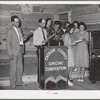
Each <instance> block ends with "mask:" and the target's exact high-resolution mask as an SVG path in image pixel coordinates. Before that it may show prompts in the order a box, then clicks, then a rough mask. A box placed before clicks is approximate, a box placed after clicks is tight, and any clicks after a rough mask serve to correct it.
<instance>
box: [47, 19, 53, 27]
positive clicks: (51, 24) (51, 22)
mask: <svg viewBox="0 0 100 100" xmlns="http://www.w3.org/2000/svg"><path fill="white" fill-rule="evenodd" d="M49 20H51V26H52V19H51V18H47V19H46V25H47V22H48V21H49Z"/></svg>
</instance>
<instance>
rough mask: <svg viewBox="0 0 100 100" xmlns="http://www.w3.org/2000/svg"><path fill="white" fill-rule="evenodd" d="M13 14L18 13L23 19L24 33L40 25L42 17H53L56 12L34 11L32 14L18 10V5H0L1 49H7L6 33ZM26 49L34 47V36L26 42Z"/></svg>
mask: <svg viewBox="0 0 100 100" xmlns="http://www.w3.org/2000/svg"><path fill="white" fill-rule="evenodd" d="M12 15H17V16H19V18H20V19H21V22H22V29H23V33H24V34H26V33H27V32H29V31H31V30H33V31H34V29H35V28H36V27H38V20H39V19H40V18H45V19H46V18H52V19H54V14H53V13H50V12H32V13H31V14H25V13H23V12H22V11H21V10H18V5H0V44H1V45H0V49H6V46H5V42H6V34H7V30H8V28H9V27H10V25H11V22H10V18H11V16H12ZM25 45H26V50H29V49H34V46H33V43H32V37H31V38H30V39H29V41H28V42H26V43H25Z"/></svg>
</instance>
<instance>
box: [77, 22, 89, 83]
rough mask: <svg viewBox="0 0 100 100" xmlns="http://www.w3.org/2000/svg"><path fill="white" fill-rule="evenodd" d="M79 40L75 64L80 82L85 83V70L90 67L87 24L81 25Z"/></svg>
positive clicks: (81, 23)
mask: <svg viewBox="0 0 100 100" xmlns="http://www.w3.org/2000/svg"><path fill="white" fill-rule="evenodd" d="M79 29H80V30H79V34H78V38H79V39H81V41H80V42H78V43H77V44H76V51H75V58H76V59H75V64H76V67H78V78H79V79H78V81H81V82H83V81H84V74H85V68H88V67H89V54H88V32H87V31H86V29H87V27H86V25H85V23H83V22H80V23H79Z"/></svg>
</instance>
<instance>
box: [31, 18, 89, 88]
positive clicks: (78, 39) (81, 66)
mask: <svg viewBox="0 0 100 100" xmlns="http://www.w3.org/2000/svg"><path fill="white" fill-rule="evenodd" d="M52 23H53V25H52ZM44 34H45V35H44ZM44 36H45V38H44ZM88 38H89V37H88V32H87V26H86V24H85V23H84V22H80V23H79V22H78V21H74V22H73V23H70V22H66V23H65V28H64V29H63V28H62V24H61V22H60V21H54V22H53V21H52V20H51V19H50V18H47V19H46V20H45V19H40V20H39V27H38V28H37V29H36V30H35V31H34V34H33V44H34V45H35V46H36V47H37V56H39V55H38V51H39V50H38V49H39V47H41V46H45V45H47V46H66V47H68V71H69V77H68V84H69V85H70V86H73V80H72V72H73V71H75V70H77V71H78V81H79V82H83V81H84V75H85V68H88V67H89V54H88V41H89V40H88ZM47 40H48V41H47Z"/></svg>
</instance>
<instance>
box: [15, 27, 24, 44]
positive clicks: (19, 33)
mask: <svg viewBox="0 0 100 100" xmlns="http://www.w3.org/2000/svg"><path fill="white" fill-rule="evenodd" d="M14 29H15V31H16V34H17V36H18V40H19V45H23V39H22V35H21V32H20V30H19V29H17V28H16V27H14Z"/></svg>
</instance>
